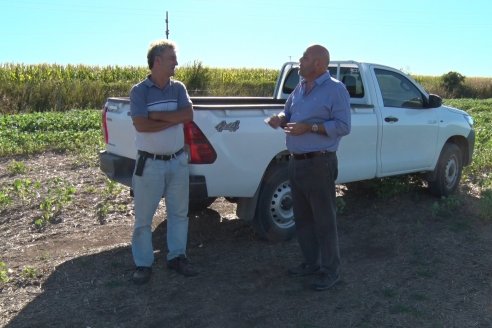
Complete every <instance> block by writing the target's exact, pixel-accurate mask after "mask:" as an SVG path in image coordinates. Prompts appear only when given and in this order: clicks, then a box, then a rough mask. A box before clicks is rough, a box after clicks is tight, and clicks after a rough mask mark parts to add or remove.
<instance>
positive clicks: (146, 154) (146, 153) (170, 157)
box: [138, 148, 184, 161]
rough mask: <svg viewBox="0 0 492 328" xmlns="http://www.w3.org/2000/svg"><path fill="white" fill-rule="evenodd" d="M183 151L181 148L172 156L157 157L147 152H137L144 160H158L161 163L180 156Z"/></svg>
mask: <svg viewBox="0 0 492 328" xmlns="http://www.w3.org/2000/svg"><path fill="white" fill-rule="evenodd" d="M183 151H184V149H183V148H181V149H180V150H178V151H177V152H175V153H174V154H171V155H157V154H152V153H148V152H146V151H143V150H139V151H138V154H139V155H140V156H143V157H145V158H152V159H160V160H161V161H169V160H171V159H173V158H176V157H178V156H179V155H181V153H183Z"/></svg>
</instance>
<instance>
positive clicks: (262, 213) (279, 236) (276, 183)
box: [253, 163, 295, 241]
mask: <svg viewBox="0 0 492 328" xmlns="http://www.w3.org/2000/svg"><path fill="white" fill-rule="evenodd" d="M253 223H254V227H255V230H256V232H257V233H258V234H259V235H260V237H261V238H264V239H267V240H269V241H285V240H289V239H291V238H292V237H293V236H294V233H295V223H294V212H293V209H292V194H291V189H290V182H289V178H288V173H287V163H281V164H276V165H274V166H272V167H271V168H270V169H269V170H268V171H267V173H266V174H265V177H264V178H263V183H262V186H261V189H260V194H259V198H258V204H257V207H256V215H255V218H254V221H253Z"/></svg>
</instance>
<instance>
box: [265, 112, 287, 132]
mask: <svg viewBox="0 0 492 328" xmlns="http://www.w3.org/2000/svg"><path fill="white" fill-rule="evenodd" d="M284 120H285V117H284V116H278V115H272V116H270V117H267V118H266V119H265V123H266V124H268V125H270V126H271V127H272V128H274V129H278V128H279V127H280V126H282V123H283V122H284Z"/></svg>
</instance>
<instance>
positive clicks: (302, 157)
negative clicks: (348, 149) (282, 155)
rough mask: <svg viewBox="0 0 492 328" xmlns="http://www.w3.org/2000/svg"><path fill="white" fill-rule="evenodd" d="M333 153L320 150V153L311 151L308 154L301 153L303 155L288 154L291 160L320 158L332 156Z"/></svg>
mask: <svg viewBox="0 0 492 328" xmlns="http://www.w3.org/2000/svg"><path fill="white" fill-rule="evenodd" d="M333 153H334V152H332V151H326V150H321V151H312V152H310V153H303V154H290V156H291V157H292V158H293V159H310V158H314V157H321V156H327V155H329V154H333Z"/></svg>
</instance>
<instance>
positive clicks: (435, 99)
mask: <svg viewBox="0 0 492 328" xmlns="http://www.w3.org/2000/svg"><path fill="white" fill-rule="evenodd" d="M441 105H442V99H441V97H439V96H438V95H434V94H430V95H429V100H428V101H427V106H428V107H429V108H437V107H441Z"/></svg>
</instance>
